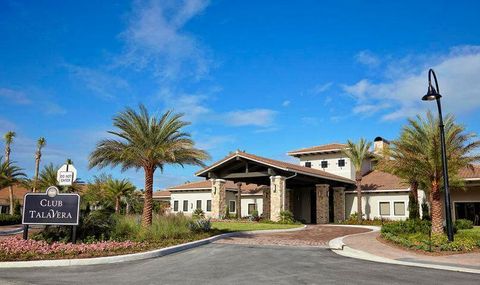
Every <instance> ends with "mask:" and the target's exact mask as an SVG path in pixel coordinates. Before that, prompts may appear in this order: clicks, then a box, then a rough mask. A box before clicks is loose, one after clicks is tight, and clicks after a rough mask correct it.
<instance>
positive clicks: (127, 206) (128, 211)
mask: <svg viewBox="0 0 480 285" xmlns="http://www.w3.org/2000/svg"><path fill="white" fill-rule="evenodd" d="M128 214H130V203H128V201H127V205H126V206H125V215H128Z"/></svg>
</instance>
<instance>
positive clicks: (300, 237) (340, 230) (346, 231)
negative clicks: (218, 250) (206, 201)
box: [217, 225, 369, 247]
mask: <svg viewBox="0 0 480 285" xmlns="http://www.w3.org/2000/svg"><path fill="white" fill-rule="evenodd" d="M368 231H369V230H368V229H362V228H352V227H340V226H325V225H323V226H322V225H308V226H307V228H306V229H304V230H300V231H293V232H284V233H270V234H266V233H263V234H243V235H241V236H237V237H231V238H226V239H221V240H219V241H217V243H224V244H251V245H289V246H316V247H328V241H330V240H331V239H334V238H336V237H340V236H345V235H350V234H356V233H364V232H368Z"/></svg>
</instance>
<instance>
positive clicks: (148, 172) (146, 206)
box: [142, 167, 154, 228]
mask: <svg viewBox="0 0 480 285" xmlns="http://www.w3.org/2000/svg"><path fill="white" fill-rule="evenodd" d="M153 173H154V169H153V167H151V168H147V167H146V168H145V198H144V202H143V214H142V227H143V228H148V227H150V226H151V225H152V207H153V201H152V192H153Z"/></svg>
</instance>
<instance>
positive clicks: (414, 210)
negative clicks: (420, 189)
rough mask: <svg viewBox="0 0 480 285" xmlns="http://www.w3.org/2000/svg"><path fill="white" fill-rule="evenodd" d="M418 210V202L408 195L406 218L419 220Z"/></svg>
mask: <svg viewBox="0 0 480 285" xmlns="http://www.w3.org/2000/svg"><path fill="white" fill-rule="evenodd" d="M418 208H419V205H418V201H417V200H416V199H415V197H414V196H413V195H412V194H411V193H410V194H409V196H408V218H409V219H420V211H419V209H418Z"/></svg>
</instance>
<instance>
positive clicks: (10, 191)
mask: <svg viewBox="0 0 480 285" xmlns="http://www.w3.org/2000/svg"><path fill="white" fill-rule="evenodd" d="M5 161H6V162H9V161H10V146H9V145H8V144H7V145H6V146H5ZM8 198H9V200H10V201H9V202H10V203H9V204H10V209H9V213H10V215H13V186H8Z"/></svg>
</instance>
